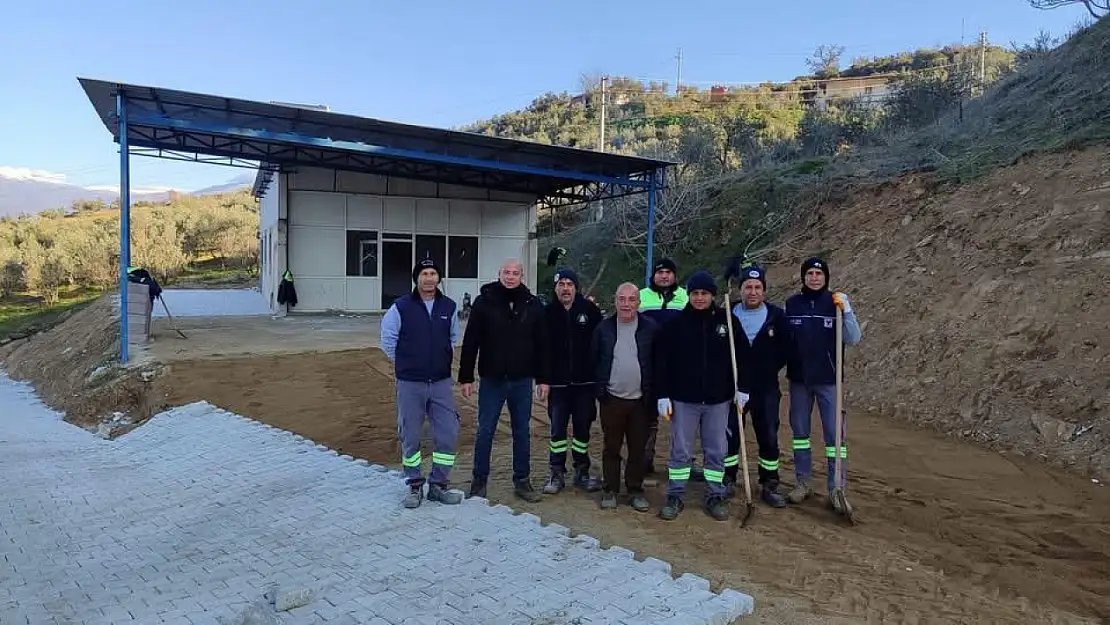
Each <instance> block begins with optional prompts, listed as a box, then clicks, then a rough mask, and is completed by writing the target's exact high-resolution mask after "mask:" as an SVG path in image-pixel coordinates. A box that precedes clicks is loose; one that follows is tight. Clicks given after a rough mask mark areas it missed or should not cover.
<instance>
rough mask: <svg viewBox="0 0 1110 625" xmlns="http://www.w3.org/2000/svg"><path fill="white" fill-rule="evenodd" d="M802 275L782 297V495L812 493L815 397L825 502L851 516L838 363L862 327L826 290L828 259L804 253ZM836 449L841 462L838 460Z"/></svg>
mask: <svg viewBox="0 0 1110 625" xmlns="http://www.w3.org/2000/svg"><path fill="white" fill-rule="evenodd" d="M801 277H802V282H803V286H802V290H801V292H800V293H797V294H795V295H792V296H791V297H789V298H788V299H787V300H786V316H787V319H788V321H789V323H790V340H791V350H790V355H789V357H788V361H787V367H786V377H787V379H788V380H789V381H790V429H791V431H792V433H793V447H794V470H795V474H796V477H797V483H796V485H795V486H794V489H793V490H791V491H790V493H789V494H788V495H787V499H789V500H790V503H795V504H796V503H801V502H803V501H805V499H806V498H808V497H809V496H811V495H812V494H813V487H812V484H811V476H812V471H813V454H812V449H811V444H810V421H811V414H812V412H813V404H814V402H815V401H816V403H817V410H818V413H819V414H820V416H821V430H822V434H823V435H824V439H825V457H826V458H828V463H829V477H828V488H829V501H830V505H831V506H832V507H833V509H834V510H835V511H836V512H837V513H839V514H845V515H848V516H849V518H851V514H852V511H851V509H850V508H848V507H847V502H846V499H845V498H844V491H845V489H846V488H847V475H848V473H847V469H846V467H847V458H848V448H847V446H844V445H842V442H843V439H844V438H845V436H846V430H845V428H844V423H843V412H842V410H841V406H840V403H841V401H840V400H841V397H842V389H841V385H840V384H839V382H840V378H841V375H842V370H843V368H842V367H841V366H839V365H841V364H842V362H843V350H844V345H843V344H847V345H856V344H858V343H859V342H860V339H861V338H862V331H861V330H860V326H859V323H858V322H857V321H856V316H855V313H854V312H853V311H852V306H851V304H850V303H849V301H848V296H846V295H845V294H843V293H833V292H830V291H829V278H830V271H829V265H828V263H826V262H825V261H824V260H823V259H821V258H816V257H813V258H808V259H806V260H805V262H803V263H802V269H801ZM838 322H839V323H838ZM838 447H839V449H840V453H839V454H837V448H838ZM837 455H839V456H840V458H839V459H840V462H837Z"/></svg>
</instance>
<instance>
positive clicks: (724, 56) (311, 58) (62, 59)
mask: <svg viewBox="0 0 1110 625" xmlns="http://www.w3.org/2000/svg"><path fill="white" fill-rule="evenodd" d="M893 4H897V5H899V6H900V7H901V10H900V11H893V10H890V9H889V7H890V6H891V5H893ZM680 7H685V8H680ZM884 7H886V8H884ZM1085 15H1086V12H1085V10H1084V9H1083V8H1082V7H1081V6H1079V5H1075V6H1069V7H1065V8H1062V9H1056V10H1053V11H1039V10H1036V9H1033V8H1031V7H1029V5H1028V2H1025V1H1024V0H931V1H930V2H920V3H919V2H905V1H904V0H899V1H898V2H891V1H890V0H839V1H835V2H829V1H818V0H810V1H808V2H737V1H735V0H718V1H716V2H714V1H709V0H690V1H689V2H687V3H682V2H677V1H675V0H671V1H669V2H662V1H657V0H604V1H602V0H515V1H511V0H471V1H469V2H459V1H458V0H454V1H448V0H423V1H420V0H408V1H405V2H401V1H395V0H255V1H249V0H219V1H216V0H189V1H188V2H150V1H149V0H132V1H129V2H128V1H123V0H97V1H96V2H90V1H88V0H69V1H58V0H35V1H34V2H30V1H27V0H15V1H13V2H11V3H6V4H5V6H4V7H3V8H2V9H0V59H2V61H0V85H3V87H2V88H0V89H2V93H3V94H4V97H2V98H0V120H2V121H0V168H4V167H7V168H19V169H30V170H39V171H41V172H44V173H43V175H54V176H63V177H64V178H61V179H64V180H65V181H66V182H69V183H73V184H79V185H82V186H114V185H118V183H119V156H118V152H117V150H116V145H115V144H114V143H113V142H112V140H111V135H110V134H109V132H108V130H107V129H106V128H105V127H104V126H103V124H102V123H101V122H100V120H99V119H98V118H97V116H96V114H95V113H94V111H93V109H92V106H91V105H90V104H89V101H88V98H87V97H86V96H85V94H84V92H83V91H82V90H81V88H80V87H79V85H78V83H77V77H78V76H81V77H89V78H99V79H105V80H111V81H119V82H130V83H137V84H143V85H152V86H158V87H166V88H172V89H181V90H186V91H198V92H202V93H210V94H215V95H223V96H231V97H237V98H244V99H251V100H261V101H271V100H277V101H285V102H299V103H308V104H327V105H328V106H330V107H331V109H332V110H333V111H337V112H343V113H350V114H355V115H362V116H366V117H376V118H380V119H388V120H394V121H402V122H407V123H413V124H422V125H430V126H439V127H454V126H458V125H462V124H466V123H470V122H473V121H476V120H478V119H482V118H486V117H490V116H492V115H494V114H497V113H501V112H506V111H510V110H515V109H519V108H521V107H524V106H526V105H527V104H528V103H529V102H531V101H532V99H533V98H534V97H536V96H537V95H540V94H542V93H545V92H548V91H554V92H560V91H564V90H565V91H570V92H577V91H578V90H579V89H578V85H579V80H580V77H581V76H582V75H583V74H586V73H602V72H607V73H609V74H611V75H616V76H629V77H636V78H642V79H655V80H667V81H669V82H670V83H671V84H672V85H673V84H674V82H675V78H676V74H677V72H678V62H677V60H676V58H675V57H676V53H677V51H678V50H679V49H681V51H682V82H683V84H690V85H697V86H699V87H708V86H709V85H711V84H713V83H745V82H759V81H764V80H776V81H779V80H789V79H791V78H793V77H795V76H797V75H800V74H803V73H805V72H806V65H805V60H806V58H807V57H808V56H809V55H810V54H811V53H812V52H813V50H814V48H815V47H816V46H818V45H820V44H836V45H841V46H844V48H845V52H844V58H845V59H846V60H849V61H850V60H851V59H852V58H854V57H858V56H881V55H886V54H892V53H894V52H899V51H903V50H912V49H915V48H919V47H927V46H941V45H945V44H950V43H959V42H960V41H961V38H962V39H963V40H964V41H965V42H967V43H970V42H973V41H974V40H975V39H976V37H977V36H978V33H979V32H980V31H986V33H987V38H988V40H989V41H990V42H991V43H995V44H999V45H1009V44H1011V43H1015V42H1018V43H1024V42H1028V41H1031V40H1032V39H1033V38H1034V37H1035V36H1036V35H1037V33H1038V32H1039V31H1040V30H1042V29H1044V30H1046V31H1048V32H1050V33H1052V34H1053V35H1059V34H1064V33H1066V32H1067V31H1068V30H1069V29H1070V27H1071V26H1072V25H1074V24H1075V23H1076V22H1077V21H1078V20H1079V19H1081V18H1083V17H1084V16H1085ZM131 162H132V164H131V181H132V182H131V184H132V186H133V187H136V188H140V187H141V188H153V187H173V188H178V189H183V190H194V189H199V188H202V187H205V186H209V185H214V184H221V183H224V182H227V181H228V180H230V179H232V178H236V177H239V176H242V174H243V170H238V169H231V168H227V167H219V166H213V165H199V164H192V163H177V162H172V161H165V160H161V159H153V158H146V157H137V158H132V159H131ZM8 171H10V169H9V170H8Z"/></svg>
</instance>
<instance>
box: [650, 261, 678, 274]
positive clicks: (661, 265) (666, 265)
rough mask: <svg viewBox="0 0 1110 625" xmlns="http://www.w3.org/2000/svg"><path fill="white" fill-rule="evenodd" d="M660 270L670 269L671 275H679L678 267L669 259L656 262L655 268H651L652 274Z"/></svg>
mask: <svg viewBox="0 0 1110 625" xmlns="http://www.w3.org/2000/svg"><path fill="white" fill-rule="evenodd" d="M660 269H669V270H670V271H671V273H678V266H677V265H675V264H674V261H673V260H671V259H669V258H660V259H659V260H657V261H655V266H654V267H652V268H651V273H653V274H654V273H655V272H656V271H659V270H660Z"/></svg>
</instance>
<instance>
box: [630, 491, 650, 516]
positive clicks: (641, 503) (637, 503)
mask: <svg viewBox="0 0 1110 625" xmlns="http://www.w3.org/2000/svg"><path fill="white" fill-rule="evenodd" d="M629 505H631V506H632V509H633V510H635V511H636V512H647V511H648V508H650V507H651V505H650V504H648V500H647V498H646V497H644V494H643V493H632V500H631V501H630V502H629Z"/></svg>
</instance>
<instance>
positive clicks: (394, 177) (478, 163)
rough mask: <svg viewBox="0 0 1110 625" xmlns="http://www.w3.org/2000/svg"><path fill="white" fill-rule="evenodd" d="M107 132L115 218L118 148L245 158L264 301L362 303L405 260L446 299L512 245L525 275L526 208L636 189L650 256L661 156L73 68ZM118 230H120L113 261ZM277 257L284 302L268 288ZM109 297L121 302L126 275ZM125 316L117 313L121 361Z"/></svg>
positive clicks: (328, 305) (399, 287)
mask: <svg viewBox="0 0 1110 625" xmlns="http://www.w3.org/2000/svg"><path fill="white" fill-rule="evenodd" d="M78 80H79V82H80V83H81V86H82V88H83V89H84V90H85V93H86V95H88V97H89V101H90V102H91V103H92V105H93V108H94V109H96V113H97V115H98V116H99V117H100V119H101V121H102V122H103V123H104V126H105V127H106V128H107V129H108V131H109V132H110V133H111V134H112V137H113V139H114V140H115V141H116V142H118V143H119V145H120V192H121V196H122V201H121V202H120V204H121V208H122V210H121V228H122V230H123V232H124V233H127V232H129V228H130V225H129V224H130V218H129V215H130V174H129V172H130V165H129V163H130V156H131V155H132V154H142V155H145V156H155V157H160V158H169V159H175V160H184V161H192V162H201V163H219V164H224V165H231V166H235V167H247V168H251V169H257V170H258V175H257V176H256V179H255V184H254V194H255V196H256V197H258V198H260V199H261V205H262V215H261V223H260V224H259V256H260V266H261V279H260V282H261V284H260V287H261V289H262V292H263V295H264V296H265V297H266V298H268V299H269V301H270V306H271V308H272V310H273V311H274V313H275V314H285V313H286V312H290V311H292V312H316V313H319V312H326V311H351V312H356V311H357V312H374V311H382V310H385V309H387V308H388V307H389V305H390V304H391V303H392V302H393V300H394V299H395V298H397V297H398V296H400V295H403V294H405V293H408V292H410V290H411V289H412V287H413V284H412V267H413V265H414V264H415V263H416V261H417V260H418V259H422V258H426V257H431V258H433V259H435V260H437V261H439V262H440V264H441V266H442V268H443V270H444V272H445V274H446V275H445V277H444V288H445V290H446V292H447V293H448V295H450V296H451V297H452V298H455V299H456V300H457V301H459V302H460V303H462V302H463V300H464V299H465V297H466V295H467V294H469V295H470V297H471V299H473V298H474V297H476V296H477V294H478V288H479V286H480V285H481V284H482V283H483V282H486V281H491V280H495V279H496V278H497V269H498V267H499V266H500V265H501V263H502V261H503V260H504V259H506V258H510V257H516V258H519V259H520V260H521V261H522V262H523V264H524V265H525V274H526V278H528V282H529V284H531V285H533V287H534V286H535V282H534V277H535V275H536V269H537V265H538V261H539V258H538V256H537V249H536V214H537V209H539V208H542V207H552V206H565V205H576V204H585V203H589V202H594V201H598V200H606V199H610V198H616V197H621V196H626V195H632V194H636V193H646V194H647V202H646V204H647V213H648V219H647V221H648V224H649V225H648V228H647V233H648V234H647V258H648V262H647V265H648V267H650V266H651V258H652V240H653V225H654V208H655V199H656V191H659V190H662V189H663V188H664V187H665V186H666V168H667V167H668V166H670V165H672V164H673V163H669V162H667V161H659V160H655V159H648V158H639V157H632V156H623V155H618V154H606V153H603V152H595V151H592V150H580V149H574V148H566V147H558V146H552V145H543V144H540V143H536V142H530V141H517V140H511V139H502V138H499V137H489V136H485V135H479V134H474V133H467V132H457V131H451V130H442V129H438V128H427V127H421V126H412V125H408V124H400V123H396V122H387V121H382V120H377V119H370V118H366V117H356V116H353V115H345V114H341V113H333V112H331V111H329V110H327V108H326V107H321V106H309V107H305V106H298V105H292V104H281V103H277V102H268V103H267V102H258V101H252V100H242V99H237V98H229V97H224V96H216V95H208V94H202V93H193V92H187V91H178V90H174V89H163V88H160V87H152V86H148V85H133V84H123V83H116V82H107V81H102V80H94V79H88V78H79V79H78ZM129 242H130V238H129V237H128V236H123V237H121V238H120V259H121V267H126V266H128V265H129V264H130V258H131V256H130V247H129ZM287 271H288V272H289V273H290V274H291V275H292V277H293V281H294V285H295V287H296V292H297V299H298V302H297V305H296V306H295V307H293V308H289V307H288V306H286V305H282V304H279V303H278V301H277V300H278V297H277V293H278V288H279V285H280V282H281V280H282V277H283V276H284V275H285V273H286V272H287ZM120 298H121V303H122V304H123V305H124V307H126V302H127V276H126V272H125V271H122V270H121V274H120ZM127 332H128V324H127V321H126V318H124V319H123V320H122V322H121V324H120V335H121V342H122V344H123V348H122V349H121V354H120V357H121V360H123V361H124V362H126V361H127V358H128V356H127V348H126V344H127Z"/></svg>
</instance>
